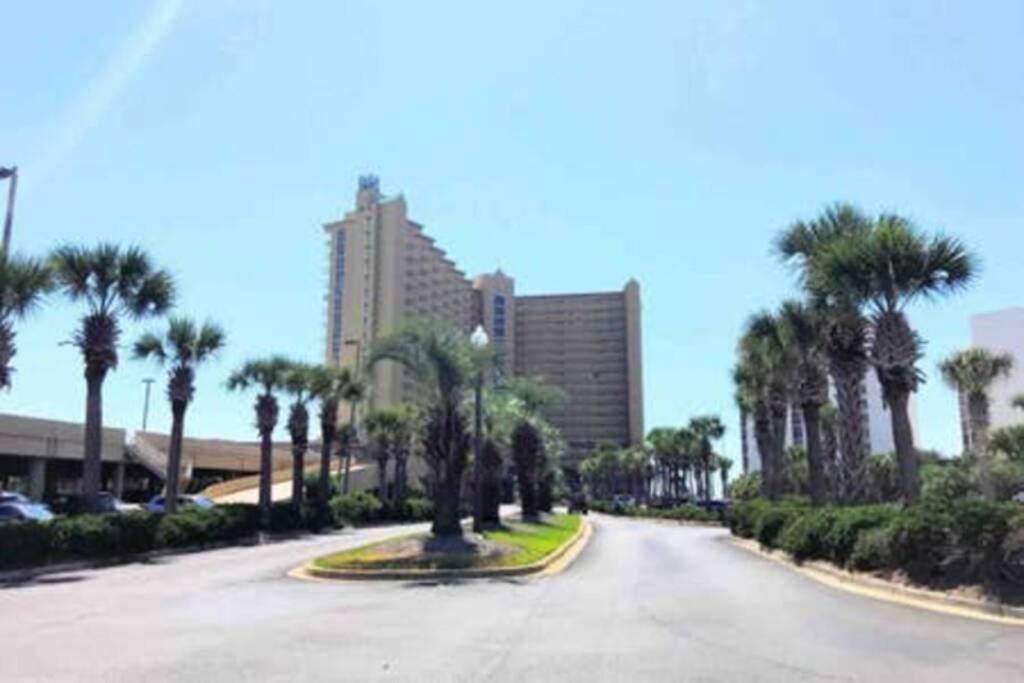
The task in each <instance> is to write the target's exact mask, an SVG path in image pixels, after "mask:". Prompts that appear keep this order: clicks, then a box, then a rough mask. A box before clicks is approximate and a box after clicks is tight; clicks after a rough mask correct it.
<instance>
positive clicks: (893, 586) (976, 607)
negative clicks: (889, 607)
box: [730, 537, 1024, 626]
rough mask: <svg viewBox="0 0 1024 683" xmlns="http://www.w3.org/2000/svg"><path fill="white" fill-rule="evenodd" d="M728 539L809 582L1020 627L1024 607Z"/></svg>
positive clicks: (1022, 620)
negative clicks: (794, 557) (896, 580)
mask: <svg viewBox="0 0 1024 683" xmlns="http://www.w3.org/2000/svg"><path fill="white" fill-rule="evenodd" d="M730 540H731V541H732V544H733V545H734V546H736V547H737V548H742V549H743V550H746V551H747V552H749V553H752V554H754V555H757V556H759V557H763V558H765V559H767V560H770V561H772V562H775V563H776V564H780V565H783V566H785V567H789V568H790V569H792V570H794V571H796V572H798V573H800V574H803V575H804V576H806V577H807V578H809V579H811V580H813V581H817V582H818V583H820V584H823V585H825V586H829V587H831V588H835V589H837V590H842V591H846V592H847V593H853V594H854V595H860V596H862V597H866V598H871V599H873V600H879V601H881V602H888V603H891V604H896V605H903V606H905V607H915V608H917V609H923V610H928V611H930V612H939V613H941V614H949V615H952V616H957V617H962V618H965V619H977V620H979V621H988V622H992V623H996V624H1004V625H1008V626H1024V609H1021V608H1019V607H1011V606H1004V605H999V604H996V603H989V602H983V601H980V600H972V599H970V598H962V597H957V596H952V595H949V594H947V593H942V592H939V591H932V590H927V589H924V588H914V587H911V586H903V585H901V584H898V583H893V582H892V581H887V580H885V579H882V578H878V577H874V576H865V575H860V574H856V573H853V572H848V571H845V570H842V569H839V568H838V567H833V566H831V565H827V564H826V563H824V562H805V563H804V564H797V563H796V562H794V561H793V560H791V559H789V558H788V557H784V556H783V555H782V554H780V553H774V552H771V551H767V550H764V549H762V548H761V547H760V545H759V544H758V543H757V542H756V541H751V540H749V539H741V538H736V537H730Z"/></svg>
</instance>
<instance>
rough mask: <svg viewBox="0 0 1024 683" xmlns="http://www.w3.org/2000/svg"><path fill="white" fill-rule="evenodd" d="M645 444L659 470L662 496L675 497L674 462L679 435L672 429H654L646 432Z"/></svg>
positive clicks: (676, 492) (677, 449)
mask: <svg viewBox="0 0 1024 683" xmlns="http://www.w3.org/2000/svg"><path fill="white" fill-rule="evenodd" d="M647 443H649V444H650V445H651V450H652V451H653V454H654V458H655V461H656V462H657V463H658V467H659V470H660V475H661V476H660V479H661V482H662V495H663V496H665V497H677V496H678V491H677V490H675V489H676V486H675V485H676V483H677V477H676V468H677V464H676V460H677V456H678V452H679V435H678V432H677V430H675V429H673V428H672V427H655V428H654V429H652V430H651V431H649V432H647Z"/></svg>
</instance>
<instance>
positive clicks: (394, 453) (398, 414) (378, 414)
mask: <svg viewBox="0 0 1024 683" xmlns="http://www.w3.org/2000/svg"><path fill="white" fill-rule="evenodd" d="M363 424H364V425H365V426H366V431H367V433H368V434H369V436H370V439H371V443H372V446H373V454H374V457H375V458H376V460H377V496H378V497H379V498H380V500H381V502H388V500H389V498H388V496H387V490H388V479H387V472H388V462H389V461H390V460H391V459H392V458H393V459H394V460H395V478H394V488H393V491H392V495H391V497H390V501H391V505H392V507H393V508H394V509H395V510H397V509H398V507H397V506H398V504H399V503H400V501H401V498H400V493H399V483H398V482H399V478H400V477H401V476H404V472H400V471H399V470H400V465H399V462H400V461H401V462H402V465H401V467H402V468H404V461H405V458H406V457H407V456H408V452H409V443H410V441H411V440H412V434H413V431H414V428H415V412H414V411H413V410H412V409H411V408H410V406H407V405H397V406H390V407H387V408H378V409H376V410H374V411H373V412H371V413H370V414H369V415H367V416H366V419H365V421H364V422H363Z"/></svg>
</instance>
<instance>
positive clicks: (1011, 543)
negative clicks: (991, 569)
mask: <svg viewBox="0 0 1024 683" xmlns="http://www.w3.org/2000/svg"><path fill="white" fill-rule="evenodd" d="M1006 527H1007V528H1006V537H1005V538H1004V539H1003V542H1002V547H1001V553H1000V565H1001V567H1002V574H1003V577H1004V578H1007V579H1009V580H1011V581H1020V582H1024V509H1018V511H1017V512H1016V513H1014V515H1013V516H1012V517H1011V518H1010V519H1009V521H1008V523H1007V525H1006Z"/></svg>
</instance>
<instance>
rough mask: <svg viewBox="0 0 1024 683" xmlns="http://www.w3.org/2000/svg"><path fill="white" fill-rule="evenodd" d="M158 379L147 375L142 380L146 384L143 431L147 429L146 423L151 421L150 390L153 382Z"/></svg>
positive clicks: (143, 403)
mask: <svg viewBox="0 0 1024 683" xmlns="http://www.w3.org/2000/svg"><path fill="white" fill-rule="evenodd" d="M154 381H156V380H154V379H153V378H152V377H147V378H146V379H144V380H142V383H143V384H145V385H146V398H145V399H143V402H142V431H143V432H145V431H146V424H147V423H148V422H149V390H150V389H151V388H152V386H153V382H154Z"/></svg>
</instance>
